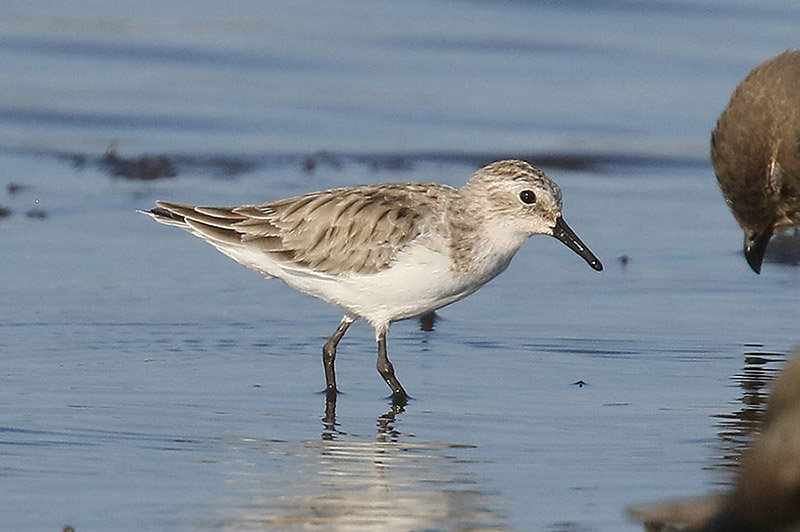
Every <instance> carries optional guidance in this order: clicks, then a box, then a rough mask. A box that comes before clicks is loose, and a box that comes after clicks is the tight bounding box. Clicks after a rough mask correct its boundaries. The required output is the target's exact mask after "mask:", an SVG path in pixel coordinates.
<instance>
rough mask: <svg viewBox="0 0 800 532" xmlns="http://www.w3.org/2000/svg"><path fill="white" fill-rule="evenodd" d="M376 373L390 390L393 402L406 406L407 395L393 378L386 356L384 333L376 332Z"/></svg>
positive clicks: (390, 365) (392, 371) (391, 368)
mask: <svg viewBox="0 0 800 532" xmlns="http://www.w3.org/2000/svg"><path fill="white" fill-rule="evenodd" d="M378 372H379V373H380V374H381V377H383V380H385V381H386V384H388V385H389V388H391V389H392V400H393V402H394V403H396V404H400V405H404V404H406V403H407V402H408V395H407V394H406V391H405V390H404V389H403V387H402V386H401V385H400V381H398V380H397V377H395V376H394V367H393V366H392V363H391V362H389V357H388V356H387V354H386V331H381V332H378Z"/></svg>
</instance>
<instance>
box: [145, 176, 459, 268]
mask: <svg viewBox="0 0 800 532" xmlns="http://www.w3.org/2000/svg"><path fill="white" fill-rule="evenodd" d="M455 193H456V190H455V189H454V188H452V187H448V186H445V185H435V184H429V183H406V184H387V185H366V186H360V187H350V188H342V189H333V190H326V191H322V192H315V193H312V194H307V195H304V196H299V197H295V198H289V199H284V200H279V201H274V202H271V203H265V204H262V205H242V206H239V207H230V208H228V207H193V206H189V205H179V204H175V203H167V202H161V201H159V202H156V203H157V205H158V207H159V208H160V209H163V210H164V211H167V212H168V213H170V218H169V220H166V219H164V220H161V219H160V216H159V214H158V213H157V212H155V211H157V210H158V209H154V210H153V211H151V213H150V214H151V216H153V217H154V218H156V220H159V221H161V222H162V223H170V224H171V225H178V224H179V223H180V222H176V220H175V218H176V217H182V218H183V222H184V223H185V224H186V225H187V227H186V228H187V229H189V230H191V231H192V232H194V233H195V234H197V235H198V236H201V237H203V238H205V239H207V240H208V241H209V242H210V243H212V244H214V245H217V244H219V246H223V247H224V246H245V247H247V248H249V249H250V250H256V251H259V252H262V253H264V254H266V255H267V256H268V257H269V258H270V259H271V260H274V261H276V262H279V263H281V264H284V265H285V266H287V267H291V268H292V269H295V270H297V269H300V270H303V269H306V270H309V271H314V272H318V273H325V274H330V275H342V274H346V273H361V274H367V273H376V272H378V271H381V270H383V269H385V268H387V267H388V266H389V265H390V264H391V263H392V261H393V260H395V258H396V257H397V255H398V253H400V252H401V251H402V250H403V249H404V248H405V247H406V246H408V245H409V244H410V243H411V242H413V241H414V240H415V239H418V238H419V237H420V236H421V235H424V234H430V233H433V232H437V231H444V230H445V229H444V222H443V216H444V209H445V208H446V204H447V202H448V201H449V199H450V197H451V196H452V195H453V194H455ZM162 216H163V215H162Z"/></svg>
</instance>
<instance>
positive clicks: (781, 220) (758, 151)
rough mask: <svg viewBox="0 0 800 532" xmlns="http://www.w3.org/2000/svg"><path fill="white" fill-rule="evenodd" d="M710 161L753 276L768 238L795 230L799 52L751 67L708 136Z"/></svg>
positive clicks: (799, 216)
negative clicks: (741, 238)
mask: <svg viewBox="0 0 800 532" xmlns="http://www.w3.org/2000/svg"><path fill="white" fill-rule="evenodd" d="M711 160H712V162H713V163H714V171H715V172H716V174H717V181H719V186H720V188H721V189H722V194H723V195H724V196H725V201H726V202H727V204H728V206H729V207H730V209H731V211H732V212H733V216H734V217H735V218H736V221H737V222H739V226H740V227H741V228H742V230H743V231H744V255H745V257H746V258H747V263H748V264H749V265H750V267H751V268H752V269H753V271H754V272H756V273H761V263H762V262H763V260H764V253H765V252H766V250H767V244H768V243H769V239H770V238H771V237H772V235H774V234H777V233H780V232H781V231H784V230H786V229H789V228H791V227H795V226H797V225H798V224H800V50H798V51H788V52H784V53H782V54H780V55H778V56H775V57H773V58H772V59H769V60H767V61H765V62H764V63H762V64H760V65H758V66H757V67H755V68H754V69H753V70H752V71H751V72H750V73H749V74H748V75H747V77H746V78H744V80H742V82H741V83H739V86H738V87H736V90H735V91H734V92H733V95H732V96H731V101H730V103H729V104H728V107H727V108H726V109H725V111H724V112H723V113H722V115H721V116H720V117H719V120H717V127H716V128H715V129H714V132H713V133H712V134H711Z"/></svg>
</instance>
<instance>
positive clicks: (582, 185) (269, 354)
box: [0, 1, 800, 532]
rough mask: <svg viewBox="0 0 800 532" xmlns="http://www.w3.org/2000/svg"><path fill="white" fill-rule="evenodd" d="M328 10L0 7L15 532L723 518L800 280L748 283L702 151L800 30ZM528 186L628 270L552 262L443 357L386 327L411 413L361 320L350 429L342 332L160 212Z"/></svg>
mask: <svg viewBox="0 0 800 532" xmlns="http://www.w3.org/2000/svg"><path fill="white" fill-rule="evenodd" d="M333 6H334V4H328V3H324V2H312V1H309V2H292V3H281V2H275V3H247V2H241V3H235V4H230V3H224V4H223V3H220V4H210V5H209V4H204V5H203V7H202V8H201V7H198V6H196V5H194V4H184V3H180V2H178V3H173V4H170V5H169V6H167V7H164V6H163V5H162V4H161V3H147V2H144V3H142V2H140V3H135V4H133V5H129V4H125V5H122V4H120V5H111V4H103V3H93V2H68V3H54V4H48V3H36V4H32V3H30V2H10V3H7V4H6V5H5V6H4V7H3V8H2V9H1V10H0V66H2V69H3V72H4V73H5V75H4V76H3V77H2V79H0V95H2V96H0V176H2V177H0V184H2V185H3V186H6V185H8V184H10V183H16V184H19V185H21V187H20V188H18V189H17V188H16V187H11V188H10V189H2V190H0V206H2V207H4V208H7V209H9V210H10V212H9V214H8V215H7V216H4V217H0V250H2V255H1V257H2V258H0V278H2V279H4V280H6V282H4V283H2V285H0V356H1V357H2V361H3V363H2V371H0V412H1V413H0V479H2V484H3V486H4V489H3V490H2V494H0V515H2V516H3V523H4V525H3V528H4V529H8V530H20V531H24V530H37V531H38V530H58V529H59V528H60V527H62V526H64V525H66V524H71V525H72V526H74V527H75V528H76V530H78V531H79V532H83V531H87V530H104V531H107V530H132V529H138V530H176V529H188V530H253V529H261V530H301V529H302V530H309V529H310V530H355V529H357V530H548V531H621V530H630V531H633V530H640V529H641V528H640V525H638V524H636V523H630V522H628V521H627V518H626V517H625V508H626V507H627V506H628V505H629V504H633V503H640V502H646V501H650V500H658V499H662V498H671V497H677V496H684V495H693V494H700V493H704V492H706V491H708V490H711V489H719V488H724V487H725V486H726V485H727V482H728V479H729V475H730V469H731V467H732V466H733V464H735V462H736V457H737V456H738V453H739V452H741V449H742V448H743V446H744V445H745V444H746V442H747V441H748V434H749V431H750V430H752V428H753V427H754V423H755V422H756V420H757V419H758V417H759V415H760V412H761V409H762V404H763V398H764V394H765V390H766V388H765V386H766V385H767V383H768V381H769V379H770V378H771V376H772V375H773V374H774V372H775V371H776V370H777V369H778V368H779V367H780V365H781V363H782V360H783V358H784V357H785V354H786V353H787V352H789V351H790V350H791V349H792V347H793V346H795V345H796V344H798V343H800V331H798V326H797V324H798V322H800V319H799V318H800V310H799V309H798V306H797V304H796V301H797V299H798V286H800V284H799V283H800V279H799V277H800V270H798V269H797V268H796V267H793V266H791V265H786V264H779V263H776V262H768V263H767V264H765V267H764V272H763V274H762V275H761V276H756V275H754V274H752V272H751V271H750V270H749V269H748V267H747V265H746V263H745V261H744V258H743V256H742V254H741V251H740V247H741V235H740V231H739V229H738V227H737V226H736V224H735V222H734V220H733V217H732V216H731V215H730V214H729V213H728V211H727V209H726V207H725V205H724V203H723V201H722V199H721V195H720V193H719V191H718V189H717V187H716V183H715V180H714V177H713V172H712V170H711V167H710V163H709V162H708V160H707V151H708V136H709V132H710V130H711V128H712V127H713V124H714V120H715V119H716V116H717V115H718V114H719V112H720V111H721V110H722V108H723V107H724V106H725V104H726V102H727V98H728V97H729V95H730V92H731V91H732V89H733V87H734V86H735V84H736V82H737V81H738V80H739V79H740V78H741V77H743V76H744V75H745V74H746V73H747V71H748V70H749V69H750V68H751V67H752V66H754V65H755V64H757V63H759V62H760V61H762V60H763V59H766V58H767V57H769V56H771V55H774V54H775V53H777V52H779V51H781V50H783V49H786V48H789V47H792V46H796V28H797V24H798V23H799V22H800V8H798V7H797V6H796V3H795V2H793V1H791V2H790V1H786V2H780V1H772V2H755V1H741V2H735V3H732V2H716V3H711V4H709V3H707V2H693V1H681V2H658V3H654V2H637V1H627V2H617V1H612V2H594V3H590V4H587V5H584V3H582V2H572V3H570V2H567V3H563V2H558V3H556V2H532V3H527V2H506V3H503V4H501V5H498V3H495V2H481V1H472V2H467V1H463V2H403V3H388V2H386V3H380V4H374V3H369V4H367V3H365V2H337V3H336V4H335V7H333ZM112 147H113V148H114V149H115V150H116V151H115V153H116V154H117V155H116V158H114V157H112V158H108V157H104V155H105V154H106V152H107V150H109V149H110V148H112ZM508 156H519V157H525V158H526V159H528V160H530V161H531V162H533V163H535V164H539V165H540V166H542V168H543V169H545V170H546V171H547V172H548V173H549V174H550V175H551V176H552V177H553V178H554V179H556V180H557V181H558V182H559V184H560V185H561V187H562V189H563V191H564V197H565V218H566V219H567V220H568V222H569V223H570V225H571V226H572V227H573V228H574V229H575V230H576V232H577V233H578V234H579V235H580V236H581V238H582V239H583V240H584V241H585V242H586V243H587V244H588V245H589V246H590V247H591V249H592V250H593V251H594V252H595V253H596V254H597V255H598V256H599V257H600V258H601V259H602V260H603V262H604V264H605V266H606V269H605V271H604V272H602V273H596V272H594V271H592V270H591V269H590V268H588V267H587V266H586V264H585V263H584V262H583V261H582V260H580V259H579V258H577V257H576V256H575V255H574V254H572V253H571V252H570V251H569V250H568V249H566V248H565V247H564V246H562V245H561V244H559V243H558V242H556V241H555V240H553V239H548V238H544V237H539V238H534V239H532V240H531V241H530V242H528V243H527V244H526V245H525V246H523V248H522V250H521V251H520V252H519V254H518V255H517V257H516V258H515V259H514V261H513V263H512V265H511V266H510V267H509V269H508V270H507V271H506V272H505V273H504V274H503V275H502V276H501V277H499V278H498V279H496V280H495V281H494V282H492V283H490V284H489V285H487V286H486V287H484V288H483V289H482V290H480V291H479V292H477V293H476V294H474V295H473V296H471V297H470V298H468V299H467V300H465V301H462V302H459V303H457V304H455V305H452V306H451V307H447V308H445V309H443V310H441V311H440V313H439V314H440V319H439V320H438V321H437V322H436V324H435V330H434V331H427V332H426V331H421V330H420V327H419V324H418V323H417V322H415V321H408V322H402V323H398V324H395V325H394V326H393V328H392V331H391V334H390V337H389V353H390V356H391V358H392V360H393V362H394V364H395V367H396V369H397V372H398V376H399V378H400V380H401V381H402V382H403V383H404V385H405V386H406V388H407V389H408V391H409V393H410V394H411V395H412V396H413V397H414V400H413V401H412V402H411V403H410V404H409V405H408V406H407V407H406V409H405V412H402V413H399V414H396V415H393V414H392V412H391V410H390V405H389V401H388V399H387V395H388V389H387V388H386V387H385V385H384V383H383V382H382V380H381V379H380V377H379V376H378V375H377V373H376V372H375V370H374V360H375V346H374V340H373V335H372V331H371V330H370V329H369V328H368V327H367V326H365V325H363V324H360V323H359V324H356V325H354V326H353V328H352V330H351V331H350V332H349V333H348V335H347V336H346V337H345V339H344V340H343V341H342V344H341V346H340V351H339V357H338V359H337V364H338V365H337V370H338V373H339V385H340V387H341V388H342V390H343V391H344V394H343V395H342V396H341V397H340V398H339V401H338V410H337V418H336V422H337V424H336V425H335V426H334V427H331V426H329V425H325V424H324V423H323V422H322V417H323V415H324V395H323V394H321V393H320V392H321V390H322V389H323V374H322V368H321V363H320V351H321V347H322V344H323V342H324V341H325V339H326V338H327V337H328V336H329V335H330V334H331V333H332V332H333V330H334V329H335V327H336V324H337V323H338V319H339V317H340V316H339V313H338V312H337V311H336V310H335V309H331V308H329V307H328V306H326V305H324V304H322V303H320V302H318V301H315V300H313V299H311V298H309V297H307V296H304V295H302V294H298V293H295V292H293V291H292V290H290V289H288V288H287V287H285V286H284V285H282V284H281V283H280V282H277V281H269V282H268V281H262V280H261V279H259V276H258V275H256V274H254V273H252V272H249V271H247V270H246V269H244V268H242V267H241V266H239V265H237V264H235V263H233V262H232V261H230V260H229V259H227V258H225V257H224V256H222V255H221V254H219V253H216V252H215V251H214V250H213V249H211V248H210V247H209V246H207V245H205V244H203V243H202V242H199V241H198V240H196V239H193V238H191V237H190V236H189V235H186V234H184V233H182V232H180V231H175V230H170V229H168V228H165V227H162V226H159V225H157V224H155V223H153V222H152V221H151V220H149V219H147V218H146V217H144V216H142V215H140V214H137V213H136V212H135V211H136V209H142V208H149V206H151V205H152V202H153V201H154V200H155V199H169V200H175V201H183V202H187V203H206V204H208V203H214V204H222V205H225V204H228V205H230V204H239V203H248V202H249V203H252V202H258V201H267V200H270V199H276V198H280V197H284V196H291V195H295V194H299V193H302V192H307V191H310V190H317V189H321V188H326V187H332V186H343V185H349V184H355V183H366V182H380V181H412V180H436V181H441V182H445V183H449V184H453V185H460V184H461V183H463V182H464V180H465V179H466V178H467V176H468V175H469V174H470V173H471V172H472V171H474V170H475V169H476V168H477V167H478V166H479V165H481V164H483V163H484V162H488V161H491V160H494V159H498V158H502V157H508ZM159 157H163V158H162V159H159ZM170 169H171V170H173V171H174V172H176V173H177V174H178V175H177V177H174V178H164V179H153V180H148V181H143V180H140V179H127V178H126V177H125V176H134V177H139V178H141V177H156V176H157V175H159V172H161V171H163V170H170ZM622 256H626V257H628V260H627V263H626V264H623V262H622V261H621V260H620V257H622ZM578 381H583V382H585V383H586V384H585V385H584V386H582V387H579V386H577V385H575V384H573V383H576V382H578Z"/></svg>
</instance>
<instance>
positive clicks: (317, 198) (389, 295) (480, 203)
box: [145, 161, 603, 405]
mask: <svg viewBox="0 0 800 532" xmlns="http://www.w3.org/2000/svg"><path fill="white" fill-rule="evenodd" d="M156 205H157V207H156V208H154V209H152V210H150V211H147V212H145V214H148V215H150V216H151V217H152V218H154V219H155V220H156V221H157V222H159V223H162V224H165V225H172V226H176V227H179V228H181V229H184V230H186V231H188V232H190V233H192V234H193V235H195V236H197V237H199V238H202V239H203V240H205V241H206V242H208V243H209V244H211V245H212V246H214V247H215V248H217V249H218V250H219V251H221V252H222V253H224V254H225V255H227V256H229V257H230V258H232V259H234V260H235V261H237V262H239V263H241V264H243V265H244V266H247V267H248V268H252V269H254V270H256V271H258V272H260V273H262V274H263V275H265V276H267V277H277V278H278V279H281V280H283V281H284V282H285V283H286V284H288V285H289V286H291V287H293V288H296V289H298V290H300V291H301V292H305V293H306V294H310V295H312V296H316V297H318V298H320V299H323V300H325V301H327V302H328V303H331V304H333V305H335V306H337V307H339V308H340V309H342V310H343V311H344V313H345V314H344V317H343V318H342V320H341V322H340V323H339V327H338V328H337V329H336V331H335V332H334V333H333V335H332V336H331V337H330V338H329V339H328V341H327V342H325V346H324V347H323V350H322V352H323V355H322V359H323V365H324V368H325V380H326V384H327V397H328V400H330V401H335V397H336V393H337V389H336V374H335V372H334V359H335V358H336V347H337V345H338V344H339V341H340V340H341V339H342V337H343V336H344V334H345V332H347V329H348V328H349V327H350V325H351V324H352V323H353V322H354V321H355V320H356V319H358V318H363V319H364V320H366V321H367V322H368V323H369V324H370V325H371V326H372V327H373V328H374V329H375V338H376V340H377V343H378V371H379V372H380V374H381V376H382V377H383V379H384V380H385V381H386V384H388V385H389V387H390V388H391V390H392V398H393V401H394V403H395V404H396V405H403V404H405V403H406V400H407V394H406V391H405V390H404V389H403V387H402V386H401V385H400V382H399V381H398V380H397V378H396V377H395V373H394V368H393V367H392V364H391V362H390V361H389V358H388V356H387V353H386V334H387V332H388V331H389V325H390V324H391V323H392V322H394V321H397V320H403V319H407V318H413V317H416V316H420V315H423V314H426V313H429V312H432V311H434V310H436V309H439V308H441V307H443V306H445V305H449V304H450V303H453V302H455V301H458V300H460V299H463V298H465V297H466V296H468V295H470V294H471V293H473V292H475V291H476V290H478V289H479V288H480V287H481V286H483V285H484V284H486V283H487V282H489V281H490V280H492V279H493V278H494V277H496V276H497V275H498V274H500V273H501V272H502V271H503V270H505V269H506V267H507V266H508V264H509V262H510V261H511V259H512V257H513V256H514V254H515V253H516V252H517V250H518V249H519V248H520V246H521V245H522V244H523V243H524V242H525V240H527V239H528V237H530V236H532V235H536V234H543V235H551V236H554V237H556V238H558V239H559V240H561V241H562V242H563V243H564V244H566V245H567V246H568V247H569V248H570V249H572V250H573V251H574V252H576V253H577V254H578V255H580V256H581V257H583V258H584V260H586V262H587V263H588V264H589V265H590V266H591V267H592V268H594V269H595V270H597V271H600V270H602V269H603V266H602V264H600V261H599V260H598V259H597V257H595V256H594V254H593V253H592V252H591V251H590V250H589V249H588V248H587V247H586V246H585V245H584V244H583V242H581V240H580V239H579V238H578V236H577V235H576V234H575V233H574V232H573V231H572V229H570V227H569V226H568V225H567V224H566V222H565V221H564V219H563V218H562V216H561V190H560V189H559V188H558V185H556V184H555V183H554V182H553V181H552V180H551V179H550V178H549V177H547V176H546V175H545V174H544V172H542V171H541V170H539V169H538V168H535V167H533V166H531V165H530V164H528V163H526V162H523V161H500V162H496V163H494V164H491V165H489V166H486V167H484V168H482V169H480V170H479V171H477V172H476V173H475V174H473V175H472V176H471V177H470V178H469V180H468V181H467V183H466V185H464V186H463V187H462V188H460V189H456V188H453V187H450V186H446V185H440V184H436V183H390V184H382V185H364V186H355V187H349V188H339V189H333V190H324V191H321V192H314V193H311V194H306V195H304V196H299V197H295V198H290V199H284V200H278V201H273V202H271V203H265V204H262V205H243V206H240V207H197V206H190V205H179V204H175V203H167V202H164V201H157V202H156Z"/></svg>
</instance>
